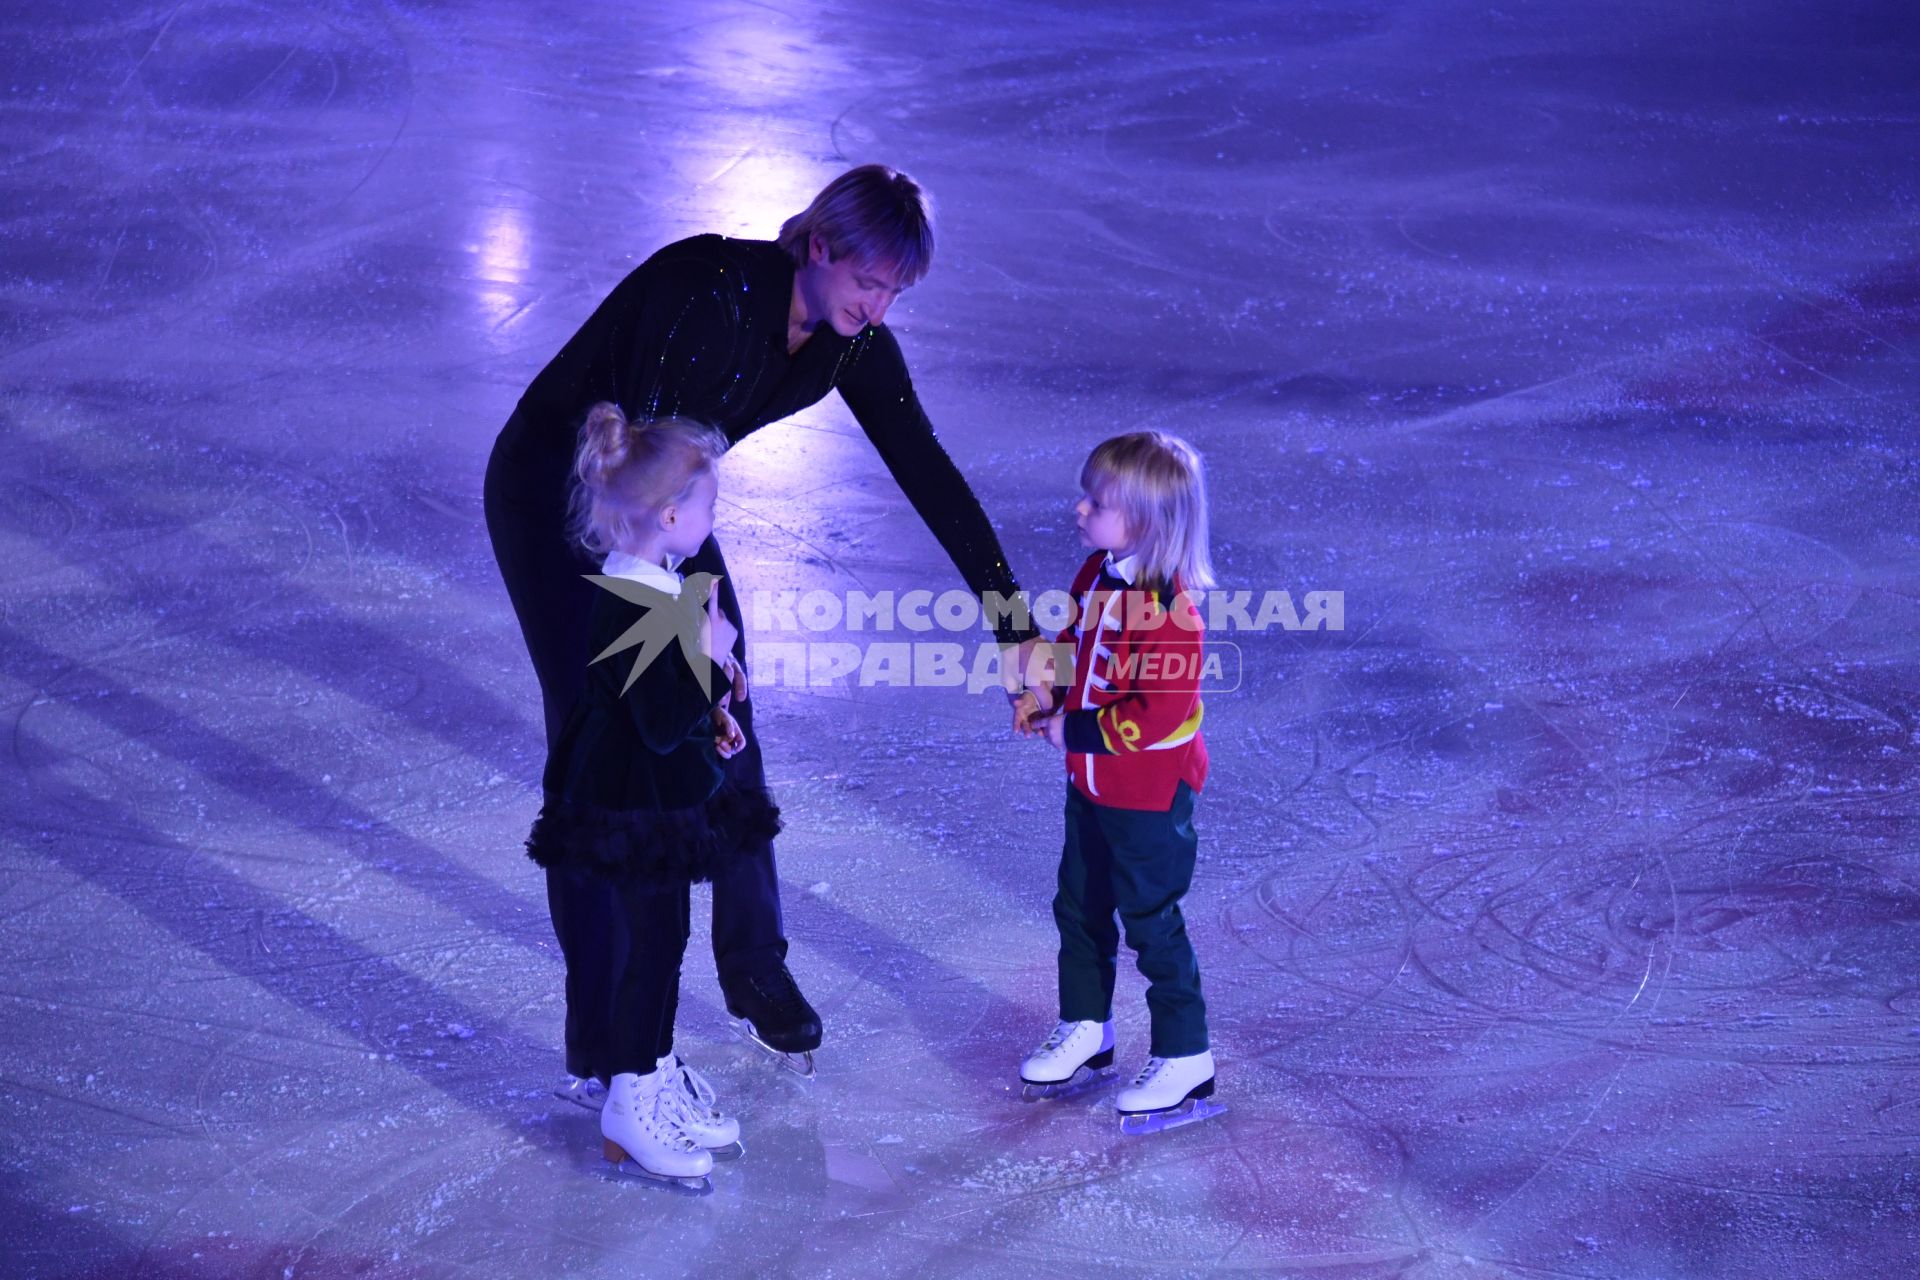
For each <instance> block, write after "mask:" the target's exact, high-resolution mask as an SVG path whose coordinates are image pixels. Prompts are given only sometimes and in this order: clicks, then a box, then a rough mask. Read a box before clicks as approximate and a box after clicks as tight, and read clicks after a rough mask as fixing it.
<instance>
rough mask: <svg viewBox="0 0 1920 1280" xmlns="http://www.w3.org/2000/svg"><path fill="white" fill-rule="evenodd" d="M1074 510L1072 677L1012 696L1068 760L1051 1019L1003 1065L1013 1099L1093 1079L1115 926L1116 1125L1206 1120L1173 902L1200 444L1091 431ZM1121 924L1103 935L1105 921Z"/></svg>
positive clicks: (1104, 1068) (1203, 754) (1196, 678)
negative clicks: (1123, 946) (1056, 991)
mask: <svg viewBox="0 0 1920 1280" xmlns="http://www.w3.org/2000/svg"><path fill="white" fill-rule="evenodd" d="M1080 487H1081V489H1082V490H1083V491H1084V492H1083V495H1082V497H1081V498H1080V501H1079V502H1078V503H1076V504H1075V506H1074V514H1075V517H1076V519H1077V521H1078V524H1079V527H1080V536H1081V539H1082V541H1084V542H1085V543H1086V545H1087V546H1089V547H1091V548H1093V554H1092V555H1090V556H1089V557H1087V560H1086V563H1085V564H1083V565H1081V567H1080V572H1079V574H1078V575H1077V576H1076V577H1075V579H1074V584H1073V595H1074V598H1075V600H1076V601H1077V602H1078V606H1079V608H1078V613H1077V617H1076V621H1075V622H1074V625H1073V626H1071V627H1070V628H1068V629H1067V630H1064V631H1062V632H1061V633H1060V634H1059V636H1058V637H1056V639H1055V644H1056V645H1057V646H1060V647H1061V648H1066V647H1068V646H1071V650H1070V651H1071V653H1072V655H1073V668H1072V676H1071V680H1070V683H1069V685H1068V688H1067V690H1066V693H1065V696H1064V697H1063V698H1061V699H1060V702H1059V706H1058V707H1057V708H1056V707H1055V705H1054V697H1053V693H1052V690H1051V688H1050V687H1049V684H1048V683H1047V682H1042V683H1041V684H1040V685H1039V686H1038V687H1037V688H1034V689H1030V690H1028V691H1027V692H1025V693H1023V694H1022V695H1021V696H1020V699H1019V701H1018V702H1017V703H1016V705H1015V709H1014V729H1015V731H1016V732H1018V733H1020V734H1023V735H1027V736H1035V735H1038V736H1042V737H1044V738H1045V739H1046V740H1047V741H1048V742H1050V743H1051V744H1052V745H1053V746H1054V747H1055V748H1056V749H1058V750H1059V751H1061V752H1063V753H1064V754H1065V755H1066V759H1067V778H1068V785H1067V813H1066V843H1065V847H1064V848H1063V849H1062V851H1061V854H1060V873H1059V880H1058V891H1057V892H1056V893H1055V895H1054V899H1053V918H1054V923H1055V925H1056V926H1057V928H1058V929H1059V933H1060V952H1059V981H1060V1021H1059V1024H1058V1025H1057V1026H1056V1027H1055V1028H1054V1030H1053V1031H1052V1033H1051V1034H1049V1035H1048V1036H1047V1038H1046V1040H1045V1041H1044V1042H1043V1043H1042V1044H1041V1045H1040V1047H1039V1048H1038V1049H1035V1050H1034V1051H1033V1053H1032V1054H1030V1055H1029V1056H1028V1057H1027V1059H1026V1061H1024V1062H1023V1063H1021V1064H1020V1078H1021V1080H1022V1082H1023V1083H1024V1085H1025V1090H1024V1092H1025V1094H1026V1096H1027V1098H1028V1099H1029V1100H1034V1099H1038V1098H1043V1097H1055V1096H1060V1095H1062V1094H1066V1093H1071V1092H1078V1091H1080V1090H1081V1089H1082V1088H1086V1087H1089V1086H1091V1085H1093V1084H1097V1083H1099V1082H1100V1081H1102V1080H1106V1079H1110V1078H1112V1076H1113V1075H1114V1074H1115V1071H1114V1067H1113V1053H1114V1037H1113V989H1114V980H1115V975H1116V960H1117V957H1118V953H1119V946H1120V938H1121V935H1122V933H1124V934H1125V937H1126V940H1127V945H1128V946H1129V947H1130V948H1132V949H1133V952H1134V954H1135V958H1136V960H1137V962H1138V964H1139V967H1140V972H1141V973H1142V974H1143V975H1145V977H1146V979H1147V1011H1148V1013H1149V1014H1150V1021H1151V1025H1152V1044H1151V1047H1150V1050H1149V1054H1148V1057H1147V1060H1146V1063H1145V1064H1144V1065H1143V1066H1142V1067H1141V1068H1140V1070H1139V1072H1138V1073H1137V1074H1136V1075H1135V1076H1134V1077H1133V1080H1132V1083H1131V1084H1129V1085H1128V1086H1127V1087H1126V1088H1124V1089H1122V1090H1120V1092H1119V1093H1118V1094H1117V1095H1116V1096H1115V1098H1114V1107H1115V1109H1116V1110H1118V1111H1119V1112H1120V1117H1121V1123H1120V1127H1121V1129H1122V1130H1123V1131H1125V1132H1128V1133H1144V1132H1152V1131H1154V1130H1157V1129H1163V1128H1168V1127H1171V1126H1173V1125H1176V1124H1183V1123H1187V1122H1190V1121H1193V1120H1201V1119H1205V1118H1207V1117H1208V1116H1211V1115H1217V1114H1218V1113H1219V1112H1220V1111H1222V1110H1224V1109H1225V1108H1224V1107H1222V1106H1221V1105H1220V1104H1218V1103H1216V1102H1214V1101H1212V1097H1213V1075H1214V1070H1213V1051H1212V1049H1211V1047H1210V1046H1209V1043H1208V1039H1207V1007H1206V1002H1205V1001H1204V1000H1203V999H1202V998H1201V995H1200V964H1199V961H1198V960H1197V959H1195V957H1194V954H1193V944H1192V943H1191V942H1189V941H1188V939H1187V928H1186V922H1185V920H1183V919H1182V917H1181V914H1180V899H1181V898H1182V897H1184V896H1185V895H1186V892H1187V889H1188V887H1189V886H1190V885H1191V884H1192V882H1193V864H1194V856H1195V853H1196V852H1197V850H1198V847H1199V838H1198V837H1197V836H1196V835H1195V834H1194V829H1193V806H1194V797H1195V796H1196V795H1197V794H1198V792H1199V791H1200V788H1201V787H1202V786H1203V785H1205V783H1206V778H1207V745H1206V739H1205V738H1204V737H1202V736H1201V733H1200V721H1201V718H1202V716H1203V714H1204V709H1203V706H1202V703H1201V699H1200V679H1201V674H1202V671H1203V670H1204V648H1203V645H1202V627H1201V620H1200V611H1199V609H1198V607H1197V606H1196V604H1195V600H1196V597H1195V595H1194V593H1196V592H1202V591H1206V590H1208V589H1209V588H1211V587H1212V586H1213V585H1214V580H1213V568H1212V565H1211V563H1210V560H1209V557H1208V554H1207V486H1206V475H1205V471H1204V469H1203V466H1202V463H1201V460H1200V454H1199V453H1198V451H1196V450H1195V449H1194V447H1193V446H1192V445H1190V444H1188V443H1187V442H1186V441H1184V440H1182V439H1180V438H1179V437H1178V436H1173V435H1168V434H1167V433H1165V432H1162V431H1136V432H1132V433H1130V434H1128V435H1123V436H1115V437H1114V438H1113V439H1111V440H1107V441H1104V442H1103V443H1102V444H1101V445H1100V446H1099V447H1098V448H1096V449H1095V450H1094V451H1093V454H1092V456H1091V457H1089V458H1088V459H1087V463H1086V466H1085V467H1083V468H1082V469H1081V472H1080ZM1116 915H1117V916H1118V917H1119V921H1120V927H1119V928H1115V926H1114V917H1115V916H1116Z"/></svg>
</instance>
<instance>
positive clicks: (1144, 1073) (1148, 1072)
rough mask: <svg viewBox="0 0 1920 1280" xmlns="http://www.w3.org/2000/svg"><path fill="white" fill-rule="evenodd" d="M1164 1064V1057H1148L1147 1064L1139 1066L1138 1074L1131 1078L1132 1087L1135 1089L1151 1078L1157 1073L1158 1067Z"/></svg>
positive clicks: (1165, 1061) (1165, 1062) (1165, 1063)
mask: <svg viewBox="0 0 1920 1280" xmlns="http://www.w3.org/2000/svg"><path fill="white" fill-rule="evenodd" d="M1166 1065H1167V1060H1166V1059H1165V1058H1148V1059H1147V1065H1146V1066H1144V1067H1142V1068H1140V1074H1139V1075H1136V1076H1135V1077H1134V1078H1133V1087H1134V1088H1136V1089H1137V1088H1139V1087H1140V1086H1141V1085H1143V1084H1145V1083H1146V1082H1147V1081H1149V1080H1151V1079H1153V1077H1154V1076H1155V1075H1157V1074H1159V1071H1160V1068H1162V1067H1164V1066H1166Z"/></svg>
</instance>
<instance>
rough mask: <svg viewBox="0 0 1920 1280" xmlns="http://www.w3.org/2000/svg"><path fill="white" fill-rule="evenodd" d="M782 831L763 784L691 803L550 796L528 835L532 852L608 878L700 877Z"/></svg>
mask: <svg viewBox="0 0 1920 1280" xmlns="http://www.w3.org/2000/svg"><path fill="white" fill-rule="evenodd" d="M779 834H780V807H779V806H778V805H776V804H774V802H773V797H772V796H770V795H768V794H767V793H766V792H765V791H763V790H760V789H758V788H753V789H746V788H738V787H734V786H731V785H726V786H722V787H721V788H720V789H719V790H718V791H716V792H714V793H713V795H712V796H711V797H709V798H708V800H707V802H706V803H705V804H703V805H699V806H696V807H693V808H689V809H603V808H600V807H599V806H598V805H582V804H570V803H568V802H566V801H560V800H555V799H553V798H551V797H549V798H548V799H547V802H546V803H545V804H544V805H542V806H541V808H540V816H539V817H537V818H535V819H534V820H533V830H532V831H531V832H529V833H528V835H527V856H528V857H529V858H531V859H533V861H534V862H535V863H537V864H538V865H540V866H542V867H549V868H551V867H571V868H575V869H578V870H585V871H593V872H596V873H598V874H600V875H603V876H605V877H607V878H608V879H609V880H628V879H641V880H650V881H657V882H663V883H664V882H674V881H681V880H690V881H701V880H711V879H712V878H713V875H714V871H715V869H716V868H720V867H724V866H725V865H726V864H727V862H728V861H730V860H731V859H733V858H736V857H738V856H739V855H740V854H742V853H744V852H748V851H751V850H754V849H757V848H759V847H760V846H762V845H765V844H767V843H768V842H770V841H771V840H772V839H773V838H774V837H775V836H776V835H779Z"/></svg>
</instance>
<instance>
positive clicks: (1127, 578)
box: [1100, 551, 1140, 586]
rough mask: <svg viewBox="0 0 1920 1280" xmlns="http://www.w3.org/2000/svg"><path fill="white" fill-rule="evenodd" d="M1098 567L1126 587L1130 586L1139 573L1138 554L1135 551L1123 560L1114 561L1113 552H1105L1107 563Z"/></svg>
mask: <svg viewBox="0 0 1920 1280" xmlns="http://www.w3.org/2000/svg"><path fill="white" fill-rule="evenodd" d="M1100 567H1101V568H1102V569H1105V570H1106V571H1107V572H1108V573H1110V574H1112V575H1113V576H1114V577H1116V578H1118V579H1120V581H1122V582H1124V583H1126V584H1127V585H1128V586H1132V585H1133V582H1134V579H1135V578H1136V577H1138V576H1139V573H1140V553H1139V552H1137V551H1136V552H1134V553H1133V554H1132V555H1130V556H1128V557H1127V558H1126V559H1125V560H1115V559H1114V558H1113V552H1111V551H1109V552H1107V562H1106V563H1105V564H1103V565H1101V566H1100Z"/></svg>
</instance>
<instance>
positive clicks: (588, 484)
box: [567, 401, 727, 556]
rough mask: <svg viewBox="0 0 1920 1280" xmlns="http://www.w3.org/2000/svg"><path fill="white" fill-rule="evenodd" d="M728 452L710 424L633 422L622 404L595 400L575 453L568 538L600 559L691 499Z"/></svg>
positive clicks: (681, 420) (673, 420)
mask: <svg viewBox="0 0 1920 1280" xmlns="http://www.w3.org/2000/svg"><path fill="white" fill-rule="evenodd" d="M726 451H727V438H726V437H725V436H724V435H722V434H721V433H720V432H718V431H716V430H714V429H713V428H712V427H709V426H707V425H705V424H704V423H699V422H694V421H691V420H689V419H686V418H661V419H659V420H658V421H655V422H629V421H628V420H627V415H626V414H624V413H622V412H621V411H620V406H619V405H617V404H610V403H607V402H606V401H602V402H601V403H599V404H596V405H594V406H593V408H591V409H589V410H587V417H586V420H585V421H584V422H582V423H581V424H580V442H579V444H578V445H577V446H576V447H575V449H574V452H573V483H572V485H571V486H570V487H569V492H568V495H567V536H568V537H570V538H571V539H573V541H574V542H575V543H577V544H578V545H580V546H581V547H583V548H584V549H586V550H587V551H589V552H592V553H593V554H594V555H596V556H604V555H606V554H607V553H608V552H609V551H612V550H614V549H615V548H617V547H619V546H620V545H621V544H622V543H623V542H626V541H627V540H628V539H629V538H630V537H631V536H632V534H633V531H634V529H635V528H636V527H637V526H639V525H641V524H644V523H645V522H646V521H647V520H648V519H650V518H651V517H653V516H656V515H658V514H659V513H660V512H661V511H662V510H664V509H665V508H666V507H668V506H670V505H672V504H673V503H674V502H676V501H682V500H684V499H685V498H686V496H687V492H688V490H690V489H691V488H692V487H693V482H694V481H695V480H697V479H699V478H700V476H701V475H702V474H704V473H705V472H707V471H711V470H712V469H713V464H714V463H715V462H717V461H718V460H719V458H720V455H721V454H723V453H725V452H726Z"/></svg>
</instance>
